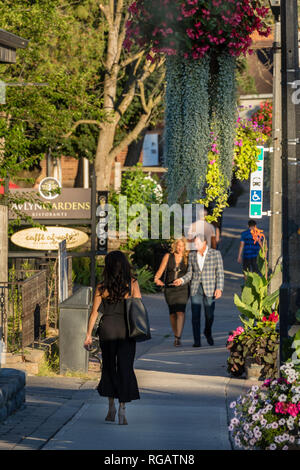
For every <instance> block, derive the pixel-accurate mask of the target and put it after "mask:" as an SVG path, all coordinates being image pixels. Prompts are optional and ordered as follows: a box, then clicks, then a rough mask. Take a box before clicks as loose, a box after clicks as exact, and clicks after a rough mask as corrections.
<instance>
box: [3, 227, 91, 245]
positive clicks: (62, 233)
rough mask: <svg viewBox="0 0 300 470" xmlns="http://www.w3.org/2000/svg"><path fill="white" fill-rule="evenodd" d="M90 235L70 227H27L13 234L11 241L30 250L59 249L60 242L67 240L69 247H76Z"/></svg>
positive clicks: (83, 242) (82, 243)
mask: <svg viewBox="0 0 300 470" xmlns="http://www.w3.org/2000/svg"><path fill="white" fill-rule="evenodd" d="M88 238H89V237H88V235H87V234H86V233H85V232H82V231H81V230H77V229H74V228H69V227H46V230H42V229H40V228H27V229H25V230H20V231H19V232H16V233H14V234H13V235H12V237H11V241H12V242H13V243H14V244H15V245H17V246H20V247H22V248H27V249H29V250H46V251H49V250H50V251H52V250H58V244H59V243H60V242H61V241H63V240H66V242H67V248H76V247H78V246H81V245H84V244H85V243H86V242H87V241H88Z"/></svg>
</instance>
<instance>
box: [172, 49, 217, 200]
mask: <svg viewBox="0 0 300 470" xmlns="http://www.w3.org/2000/svg"><path fill="white" fill-rule="evenodd" d="M184 61H185V64H184V65H185V74H184V81H183V83H182V87H183V92H184V107H183V122H184V126H183V144H182V147H183V152H184V153H183V155H184V158H183V165H182V167H183V175H182V176H181V175H180V174H177V184H178V182H179V180H180V179H181V177H183V178H184V180H183V181H184V183H185V186H186V197H187V200H188V201H189V202H194V201H195V200H196V199H198V198H199V197H201V196H202V194H203V189H204V184H205V175H206V171H207V154H208V152H209V149H210V144H211V135H210V130H211V129H210V104H209V90H208V87H209V78H210V61H209V58H208V57H204V58H203V59H202V60H201V61H200V62H197V61H196V62H191V61H188V60H186V59H184ZM181 171H182V170H181V168H180V167H179V168H177V172H178V173H179V172H181ZM173 202H175V201H173Z"/></svg>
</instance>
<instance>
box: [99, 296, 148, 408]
mask: <svg viewBox="0 0 300 470" xmlns="http://www.w3.org/2000/svg"><path fill="white" fill-rule="evenodd" d="M100 312H101V313H103V316H102V318H101V320H100V325H99V328H98V334H99V340H100V348H101V352H102V375H101V380H100V382H99V385H98V387H97V390H98V393H99V394H100V395H101V396H104V397H113V398H118V399H119V402H120V403H127V402H130V401H132V400H138V399H139V398H140V395H139V390H138V385H137V380H136V376H135V373H134V369H133V363H134V358H135V350H136V342H135V340H132V339H129V338H128V333H127V327H126V323H125V300H122V301H120V302H116V303H110V302H109V301H107V300H106V299H103V300H102V304H101V307H100Z"/></svg>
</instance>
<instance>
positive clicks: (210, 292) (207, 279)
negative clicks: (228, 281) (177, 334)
mask: <svg viewBox="0 0 300 470" xmlns="http://www.w3.org/2000/svg"><path fill="white" fill-rule="evenodd" d="M194 243H195V248H196V250H195V251H191V252H190V254H189V265H188V270H187V273H186V274H185V275H184V276H183V277H181V278H179V279H176V280H175V281H174V285H175V286H180V285H183V284H186V283H187V282H190V281H191V303H192V326H193V335H194V344H193V346H194V347H200V346H201V336H200V334H201V333H200V326H201V324H200V319H201V305H202V304H203V306H204V314H205V329H204V335H205V336H206V339H207V342H208V344H210V345H211V346H212V345H213V344H214V341H213V337H212V332H211V330H212V324H213V321H214V311H215V300H217V299H219V298H220V297H221V296H222V292H223V289H224V270H223V260H222V256H221V253H220V252H219V251H217V250H214V249H212V248H208V246H207V242H206V239H205V235H203V234H202V235H197V236H196V237H195V240H194Z"/></svg>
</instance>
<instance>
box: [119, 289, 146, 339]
mask: <svg viewBox="0 0 300 470" xmlns="http://www.w3.org/2000/svg"><path fill="white" fill-rule="evenodd" d="M125 315H126V323H127V327H128V336H129V338H130V339H134V340H135V341H137V342H142V341H147V340H148V339H151V334H150V323H149V317H148V313H147V310H146V307H145V305H144V304H143V302H142V299H140V298H137V297H128V298H127V299H125Z"/></svg>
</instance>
